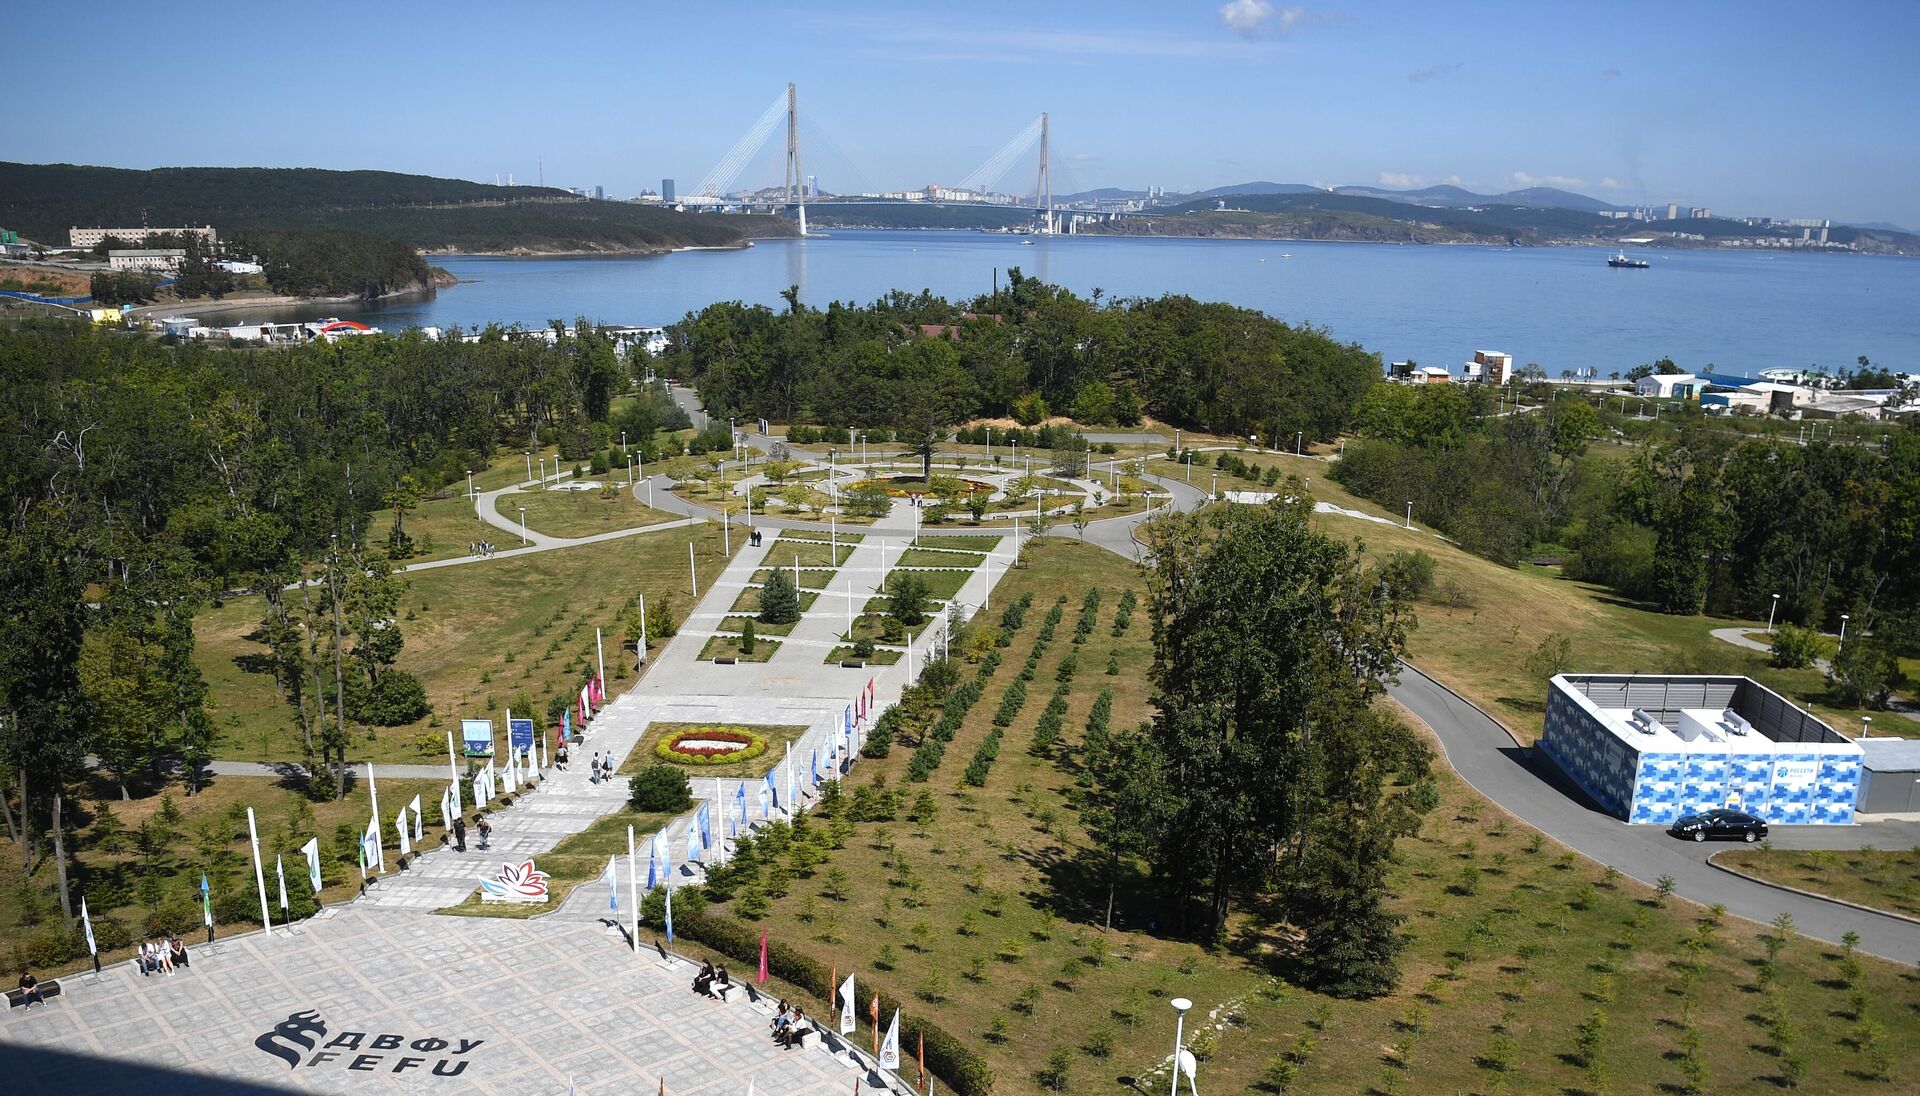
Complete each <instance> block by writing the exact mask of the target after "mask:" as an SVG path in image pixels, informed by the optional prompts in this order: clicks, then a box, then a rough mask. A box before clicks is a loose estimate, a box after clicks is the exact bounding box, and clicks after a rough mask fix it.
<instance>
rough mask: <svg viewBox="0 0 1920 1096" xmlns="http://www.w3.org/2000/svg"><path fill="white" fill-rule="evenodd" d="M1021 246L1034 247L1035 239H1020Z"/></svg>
mask: <svg viewBox="0 0 1920 1096" xmlns="http://www.w3.org/2000/svg"><path fill="white" fill-rule="evenodd" d="M1020 246H1021V247H1032V246H1033V241H1032V240H1021V241H1020Z"/></svg>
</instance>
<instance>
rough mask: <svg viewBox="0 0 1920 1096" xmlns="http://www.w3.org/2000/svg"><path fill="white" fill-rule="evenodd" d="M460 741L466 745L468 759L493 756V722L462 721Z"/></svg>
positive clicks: (489, 720) (488, 720)
mask: <svg viewBox="0 0 1920 1096" xmlns="http://www.w3.org/2000/svg"><path fill="white" fill-rule="evenodd" d="M460 740H461V741H462V742H464V743H466V753H467V756H468V757H491V756H493V720H491V719H463V720H461V721H460Z"/></svg>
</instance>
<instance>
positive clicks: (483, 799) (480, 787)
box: [473, 772, 487, 809]
mask: <svg viewBox="0 0 1920 1096" xmlns="http://www.w3.org/2000/svg"><path fill="white" fill-rule="evenodd" d="M473 805H474V807H475V808H476V809H478V808H480V807H484V806H486V805H487V774H486V773H483V772H482V773H474V774H473Z"/></svg>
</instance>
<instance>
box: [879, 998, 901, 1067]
mask: <svg viewBox="0 0 1920 1096" xmlns="http://www.w3.org/2000/svg"><path fill="white" fill-rule="evenodd" d="M880 1068H881V1069H899V1068H900V1010H899V1009H894V1010H893V1023H891V1024H888V1025H887V1037H886V1038H885V1039H882V1040H881V1041H880Z"/></svg>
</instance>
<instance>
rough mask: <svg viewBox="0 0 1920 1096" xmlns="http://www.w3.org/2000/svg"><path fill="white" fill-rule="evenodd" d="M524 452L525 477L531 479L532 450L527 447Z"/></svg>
mask: <svg viewBox="0 0 1920 1096" xmlns="http://www.w3.org/2000/svg"><path fill="white" fill-rule="evenodd" d="M525 452H526V456H527V478H528V479H532V478H533V450H531V449H528V450H526V451H525Z"/></svg>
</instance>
